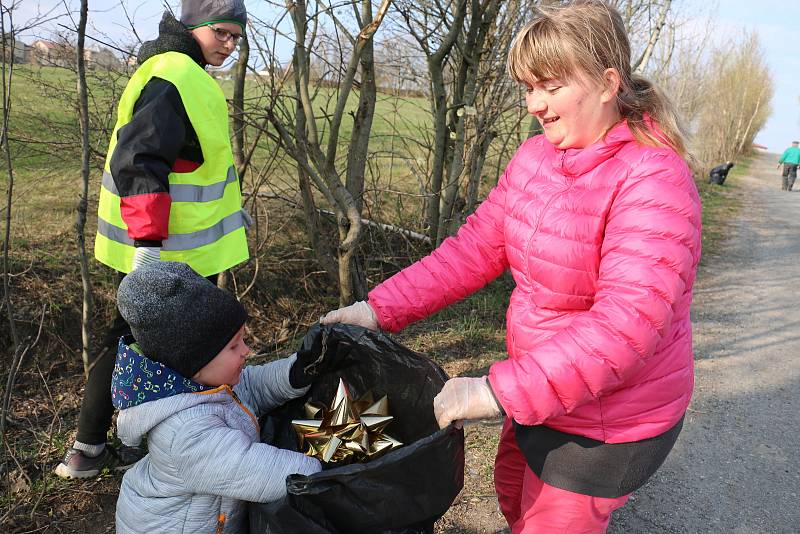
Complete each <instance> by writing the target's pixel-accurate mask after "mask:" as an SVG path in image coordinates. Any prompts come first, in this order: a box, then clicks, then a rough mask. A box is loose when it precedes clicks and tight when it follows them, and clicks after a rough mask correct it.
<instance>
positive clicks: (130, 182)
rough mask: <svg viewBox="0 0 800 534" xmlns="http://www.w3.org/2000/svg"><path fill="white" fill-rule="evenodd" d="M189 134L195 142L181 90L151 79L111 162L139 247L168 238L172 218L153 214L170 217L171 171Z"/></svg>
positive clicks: (130, 227)
mask: <svg viewBox="0 0 800 534" xmlns="http://www.w3.org/2000/svg"><path fill="white" fill-rule="evenodd" d="M187 136H188V137H189V138H194V140H195V143H196V135H195V133H194V130H193V129H192V128H191V123H190V122H189V119H188V116H187V114H186V109H185V108H184V106H183V102H182V101H181V97H180V93H178V89H177V88H176V87H175V86H174V85H173V84H172V83H170V82H168V81H166V80H163V79H161V78H152V79H151V80H150V81H149V82H148V83H147V84H146V85H145V87H144V89H143V90H142V93H141V95H140V96H139V99H138V100H137V101H136V104H135V105H134V108H133V117H132V118H131V121H130V122H129V123H128V124H126V125H125V126H123V127H122V128H120V129H119V130H118V132H117V144H116V147H115V149H114V153H113V155H112V157H111V162H110V167H111V175H112V176H113V178H114V183H115V185H116V187H117V190H118V191H119V195H120V197H121V198H122V203H123V206H125V207H126V208H127V209H126V210H125V212H124V213H123V218H124V219H125V222H126V224H127V225H128V227H129V234H130V235H131V237H132V238H133V239H134V240H135V241H137V243H136V244H137V246H138V245H149V246H160V245H161V243H160V241H159V239H163V238H165V237H166V235H165V234H166V228H167V226H168V221H167V220H153V218H154V217H155V218H160V219H163V218H164V217H165V216H166V217H167V218H168V214H169V209H168V204H169V199H168V195H169V179H168V176H169V173H170V171H171V169H172V167H173V165H174V164H175V160H176V159H178V157H180V155H181V152H182V151H183V150H184V146H185V144H186V141H187ZM165 197H166V198H165ZM154 204H160V205H161V206H162V209H158V207H157V206H154ZM164 204H166V205H167V207H166V210H165V209H163V205H164ZM131 211H133V212H134V213H133V215H131ZM165 214H166V215H165ZM126 215H127V217H126ZM139 228H141V231H139ZM153 228H157V229H163V232H162V231H155V232H154V231H153V230H152V229H153ZM162 233H163V234H164V235H159V234H162Z"/></svg>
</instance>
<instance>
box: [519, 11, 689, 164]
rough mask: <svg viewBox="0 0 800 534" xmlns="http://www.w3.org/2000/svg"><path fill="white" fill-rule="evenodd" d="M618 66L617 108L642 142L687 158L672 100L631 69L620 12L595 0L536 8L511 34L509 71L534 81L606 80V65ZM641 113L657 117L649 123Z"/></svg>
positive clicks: (629, 50)
mask: <svg viewBox="0 0 800 534" xmlns="http://www.w3.org/2000/svg"><path fill="white" fill-rule="evenodd" d="M609 68H613V69H616V70H617V72H619V76H620V87H619V92H618V93H617V108H618V109H619V112H620V115H621V116H622V118H623V119H625V120H627V122H628V127H629V128H630V129H631V132H632V133H633V135H634V137H635V138H636V139H637V140H638V141H639V142H641V143H644V144H648V145H653V146H668V147H669V148H672V149H673V150H675V151H676V152H677V153H678V154H680V155H681V156H683V157H688V158H691V155H690V154H689V153H688V150H687V141H686V135H685V133H684V129H683V126H682V125H681V122H680V120H679V118H678V115H677V112H676V110H675V107H674V105H673V104H672V102H671V101H670V100H669V99H668V98H667V97H666V95H664V94H663V93H662V92H661V90H659V89H658V88H657V87H656V86H655V85H654V84H653V83H652V82H650V81H649V80H647V79H646V78H644V77H643V76H640V75H638V74H633V73H632V72H631V46H630V42H629V41H628V35H627V33H626V31H625V24H624V22H623V21H622V17H621V16H620V14H619V12H618V11H617V10H616V9H614V8H613V7H611V6H609V5H608V4H606V3H605V2H602V1H599V0H583V1H575V2H571V3H570V4H567V5H565V6H548V7H539V8H536V9H535V18H534V20H533V21H531V22H529V23H528V24H526V25H525V27H524V28H523V29H522V30H521V31H520V32H519V34H518V35H517V36H516V37H515V38H514V42H513V43H512V45H511V50H510V52H509V53H508V72H509V74H510V75H511V77H512V78H513V79H514V80H516V81H517V82H520V83H526V84H528V85H532V84H533V83H535V82H536V81H540V80H547V79H551V78H560V79H563V80H574V79H575V77H576V74H577V73H584V74H585V75H586V76H587V77H588V79H589V80H592V81H596V82H597V83H601V84H604V83H605V82H604V73H605V71H606V69H609ZM645 115H648V116H650V118H651V119H652V120H653V121H655V123H656V124H657V125H658V129H653V128H652V127H651V125H650V124H648V121H647V120H645Z"/></svg>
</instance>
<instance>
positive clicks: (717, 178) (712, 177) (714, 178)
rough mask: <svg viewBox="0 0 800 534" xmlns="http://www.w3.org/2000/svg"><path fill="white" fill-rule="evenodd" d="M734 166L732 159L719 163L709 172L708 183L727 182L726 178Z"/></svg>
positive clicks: (720, 183)
mask: <svg viewBox="0 0 800 534" xmlns="http://www.w3.org/2000/svg"><path fill="white" fill-rule="evenodd" d="M732 168H733V162H732V161H726V162H725V163H723V164H722V165H717V166H716V167H714V168H713V169H711V171H710V172H709V173H708V183H710V184H717V185H722V184H724V183H725V178H727V177H728V172H729V171H730V170H731V169H732Z"/></svg>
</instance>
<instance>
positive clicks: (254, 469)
mask: <svg viewBox="0 0 800 534" xmlns="http://www.w3.org/2000/svg"><path fill="white" fill-rule="evenodd" d="M175 436H176V439H174V440H173V442H172V446H171V448H170V453H171V456H172V458H174V462H175V466H176V471H177V475H178V477H179V478H180V479H181V480H182V482H183V484H184V486H185V488H186V490H187V491H189V492H192V493H205V494H211V495H221V496H223V497H229V498H233V499H240V500H245V501H251V502H271V501H275V500H277V499H280V498H281V497H283V496H285V495H286V477H287V476H288V475H291V474H295V473H298V474H301V475H311V474H313V473H316V472H318V471H320V469H321V467H320V463H319V461H318V460H316V459H315V458H310V457H308V456H306V455H304V454H302V453H299V452H293V451H288V450H284V449H278V448H276V447H273V446H272V445H267V444H266V443H252V442H251V441H250V438H249V437H248V436H247V435H246V434H245V433H244V432H242V431H240V430H236V429H233V428H230V427H228V426H227V425H226V424H225V422H224V421H223V420H222V419H221V418H220V417H219V416H217V415H214V414H204V415H202V416H199V417H192V418H187V420H185V421H184V422H183V424H182V425H181V427H180V428H179V429H178V431H177V432H176V434H175Z"/></svg>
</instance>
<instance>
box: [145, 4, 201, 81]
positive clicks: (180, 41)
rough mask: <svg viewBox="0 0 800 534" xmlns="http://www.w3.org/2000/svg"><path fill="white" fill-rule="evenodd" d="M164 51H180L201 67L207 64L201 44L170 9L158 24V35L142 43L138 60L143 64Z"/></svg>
mask: <svg viewBox="0 0 800 534" xmlns="http://www.w3.org/2000/svg"><path fill="white" fill-rule="evenodd" d="M164 52H180V53H181V54H186V55H187V56H189V57H190V58H192V59H193V60H195V62H197V64H198V65H200V66H201V67H203V68H205V66H206V61H205V59H204V58H203V51H202V50H201V49H200V45H199V44H197V41H195V40H194V39H193V38H192V36H191V35H189V31H188V30H187V29H186V27H185V26H184V25H183V24H181V23H180V21H179V20H178V19H176V18H175V17H174V16H172V14H171V13H170V12H169V11H165V12H164V16H163V17H161V22H160V23H159V24H158V37H156V38H155V39H154V40H152V41H146V42H145V43H143V44H142V47H141V48H140V49H139V55H138V56H137V57H136V61H137V63H139V65H141V64H142V63H144V62H145V61H147V60H148V59H150V58H151V57H153V56H157V55H158V54H163V53H164Z"/></svg>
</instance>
